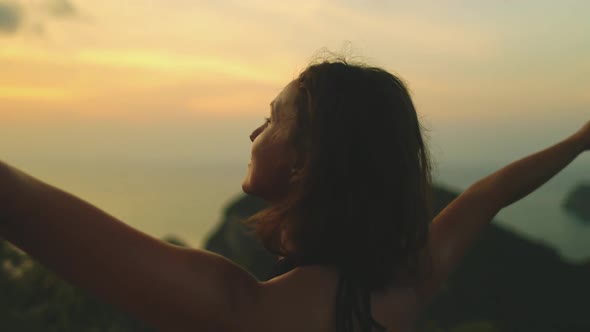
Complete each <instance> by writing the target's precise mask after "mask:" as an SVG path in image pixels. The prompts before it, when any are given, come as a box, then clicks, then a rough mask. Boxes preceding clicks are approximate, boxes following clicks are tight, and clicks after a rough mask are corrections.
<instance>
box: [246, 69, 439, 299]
mask: <svg viewBox="0 0 590 332" xmlns="http://www.w3.org/2000/svg"><path fill="white" fill-rule="evenodd" d="M274 105H275V111H274V113H273V116H277V118H278V119H277V120H276V123H275V122H273V120H271V123H270V124H266V125H264V126H263V127H261V128H259V129H257V130H256V131H255V132H254V133H253V135H252V136H253V138H255V139H254V140H253V141H254V142H253V147H252V164H251V166H250V170H249V174H248V176H247V177H246V179H245V181H244V189H245V190H246V192H250V193H253V194H256V195H259V196H261V197H263V198H265V199H267V200H269V201H271V202H272V203H273V204H272V206H271V207H270V208H268V209H266V210H263V211H261V212H260V213H258V214H256V215H254V216H253V217H251V218H250V219H249V220H248V221H247V223H249V224H251V225H253V226H254V228H255V230H256V232H257V234H258V235H259V237H260V238H261V240H262V242H263V244H264V245H265V246H266V247H267V249H269V250H271V251H272V252H274V253H276V254H279V255H281V256H287V257H290V258H293V259H295V260H300V261H302V262H304V261H306V262H310V261H313V262H316V263H323V264H330V265H334V266H336V267H338V268H339V269H340V270H342V271H345V272H348V273H349V274H351V275H355V274H358V275H357V276H356V277H355V278H356V279H358V281H359V282H361V283H362V284H363V285H366V286H367V287H370V288H380V287H383V286H384V285H386V284H387V282H388V281H390V280H391V279H392V278H393V276H394V274H396V272H400V271H404V272H409V273H412V269H413V268H414V267H416V263H418V256H419V254H420V253H421V252H422V249H424V247H425V245H426V243H427V241H426V239H427V234H428V225H429V221H430V218H431V215H430V204H429V202H430V197H429V196H430V163H429V158H428V152H427V149H426V147H425V144H424V141H423V136H422V130H421V126H420V123H419V121H418V117H417V114H416V111H415V109H414V106H413V103H412V100H411V98H410V96H409V94H408V91H407V89H406V87H405V85H404V84H403V83H402V81H401V80H400V79H399V78H397V77H395V76H394V75H392V74H390V73H388V72H386V71H384V70H382V69H379V68H373V67H367V66H364V65H351V64H348V63H346V62H345V61H332V62H322V63H318V64H314V65H311V66H309V67H308V68H307V69H305V70H304V71H303V72H302V73H301V74H300V75H299V77H298V78H297V79H296V80H294V81H293V82H291V83H290V84H289V85H287V87H286V88H285V89H284V90H283V91H282V92H281V94H279V96H278V97H277V99H276V100H275V104H274ZM277 113H278V114H277ZM281 116H282V117H283V118H284V120H283V119H281ZM281 121H284V122H282V124H280V125H279V123H280V122H281ZM275 125H276V126H275ZM273 126H275V127H273ZM269 142H270V143H269ZM285 241H288V243H287V242H285ZM355 271H357V272H355Z"/></svg>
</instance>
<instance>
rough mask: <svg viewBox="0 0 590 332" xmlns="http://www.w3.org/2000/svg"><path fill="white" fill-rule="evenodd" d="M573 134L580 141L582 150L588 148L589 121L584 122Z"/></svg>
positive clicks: (589, 142)
mask: <svg viewBox="0 0 590 332" xmlns="http://www.w3.org/2000/svg"><path fill="white" fill-rule="evenodd" d="M574 136H575V137H576V139H578V140H579V141H580V142H581V144H582V147H583V151H588V150H590V121H588V122H586V124H585V125H584V126H583V127H582V128H581V129H580V130H578V132H577V133H576V134H575V135H574Z"/></svg>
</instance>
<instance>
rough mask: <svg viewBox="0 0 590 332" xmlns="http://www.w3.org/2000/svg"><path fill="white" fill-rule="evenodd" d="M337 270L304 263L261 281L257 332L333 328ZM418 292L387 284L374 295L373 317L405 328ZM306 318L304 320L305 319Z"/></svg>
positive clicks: (253, 318)
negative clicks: (387, 285)
mask: <svg viewBox="0 0 590 332" xmlns="http://www.w3.org/2000/svg"><path fill="white" fill-rule="evenodd" d="M337 284H338V271H337V269H335V268H333V267H329V266H319V265H312V266H304V267H298V268H295V269H293V270H292V271H290V272H288V273H285V274H284V275H281V276H279V277H276V278H273V279H271V280H269V281H266V282H262V283H260V287H259V298H258V301H257V305H256V310H252V311H250V312H251V313H253V316H251V317H250V318H249V321H250V323H251V324H253V325H251V326H256V327H257V328H256V329H257V330H258V331H276V330H277V329H280V330H281V331H286V332H287V331H291V330H292V331H303V330H305V331H310V332H314V331H318V332H319V331H322V332H327V331H332V328H333V321H332V317H333V314H334V311H333V310H334V298H335V295H336V290H337ZM415 294H416V293H415V292H414V291H413V290H410V289H405V288H395V287H393V286H392V287H388V288H387V289H386V290H384V291H382V292H375V293H374V294H373V295H372V297H371V298H372V299H371V303H372V311H373V312H372V314H373V318H374V319H375V320H377V321H378V322H379V323H381V324H382V325H384V326H386V327H387V328H388V330H392V331H405V330H408V329H406V327H407V326H410V325H411V324H413V322H414V319H415V317H416V305H415V303H416V298H415ZM304 318H305V319H304Z"/></svg>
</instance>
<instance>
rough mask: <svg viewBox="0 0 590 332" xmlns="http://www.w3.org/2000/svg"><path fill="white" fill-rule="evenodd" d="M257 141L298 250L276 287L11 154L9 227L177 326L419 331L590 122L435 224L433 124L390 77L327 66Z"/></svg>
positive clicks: (252, 182)
mask: <svg viewBox="0 0 590 332" xmlns="http://www.w3.org/2000/svg"><path fill="white" fill-rule="evenodd" d="M250 139H251V140H252V142H253V144H252V159H251V161H250V164H249V168H248V174H247V175H246V177H245V179H244V182H243V185H242V187H243V189H244V191H245V192H247V193H251V194H254V195H257V196H259V197H262V198H264V199H265V200H267V201H269V202H270V203H272V204H271V207H270V208H268V209H266V210H264V211H262V212H260V213H258V214H256V215H255V216H253V217H252V218H250V220H249V221H248V222H249V223H250V224H252V225H253V227H254V229H255V230H256V233H257V234H258V235H259V237H260V239H261V241H262V242H263V243H264V245H265V246H266V247H267V248H268V249H269V250H271V251H273V252H274V253H277V254H278V255H280V256H282V257H283V259H282V260H281V261H280V264H279V266H278V274H279V276H277V277H275V278H272V279H271V280H269V281H265V282H259V281H257V280H256V279H255V278H254V277H253V276H252V275H250V274H249V273H248V272H246V271H244V270H242V269H241V268H240V267H238V266H237V265H235V264H233V263H232V262H230V261H228V260H227V259H225V258H223V257H221V256H218V255H215V254H213V253H210V252H206V251H203V250H197V249H187V248H181V247H176V246H173V245H169V244H166V243H164V242H161V241H159V240H157V239H154V238H152V237H150V236H147V235H145V234H143V233H141V232H139V231H137V230H135V229H132V228H130V227H129V226H127V225H125V224H124V223H122V222H120V221H118V220H116V219H115V218H113V217H112V216H110V215H108V214H106V213H105V212H103V211H101V210H99V209H97V208H96V207H93V206H92V205H90V204H88V203H86V202H84V201H82V200H80V199H78V198H76V197H74V196H72V195H70V194H68V193H65V192H63V191H61V190H59V189H57V188H54V187H52V186H50V185H47V184H45V183H43V182H41V181H39V180H37V179H35V178H33V177H31V176H29V175H26V174H24V173H22V172H20V171H18V170H16V169H14V168H12V167H10V166H8V165H6V164H3V163H0V236H1V237H3V238H5V239H7V240H8V241H10V242H12V243H13V244H15V245H16V246H18V247H20V248H22V249H23V250H25V251H26V252H28V253H30V254H31V255H32V256H34V257H35V258H36V259H38V260H39V261H40V262H42V263H44V264H45V265H47V266H49V267H50V268H52V269H53V270H54V271H56V272H58V273H59V274H60V275H62V276H63V277H64V278H65V279H66V280H69V281H70V282H71V283H73V284H75V285H78V286H80V287H83V288H86V289H88V290H90V291H92V292H93V293H94V294H96V295H97V296H99V297H101V298H103V299H104V300H106V301H108V302H110V303H113V304H115V305H117V306H119V307H120V308H122V309H124V310H126V311H128V312H129V313H131V314H133V315H135V316H136V317H138V318H139V319H141V320H143V321H145V322H147V323H149V324H151V325H153V326H154V327H157V328H158V329H160V330H163V331H259V332H265V331H284V332H288V331H297V332H300V331H307V332H316V331H317V332H319V331H338V332H344V331H411V330H413V325H414V323H415V320H416V317H417V315H418V313H419V312H420V311H421V310H422V309H423V308H424V307H425V305H427V304H428V302H429V301H430V299H431V298H432V297H433V296H434V295H435V294H436V291H437V289H438V288H439V287H440V285H441V284H442V283H443V282H444V280H445V279H446V278H447V276H448V275H449V273H450V272H451V271H452V270H453V269H454V268H455V267H456V266H457V264H458V263H459V261H460V259H461V257H462V256H463V254H464V253H465V251H466V250H467V248H468V247H469V245H470V244H471V243H472V241H473V240H474V239H475V238H476V237H477V235H478V233H480V231H481V230H482V229H483V228H484V227H485V225H486V224H487V223H488V222H489V221H491V220H492V218H493V217H494V216H495V215H496V214H497V213H498V212H499V211H500V210H501V209H502V208H503V207H506V206H508V205H510V204H512V203H513V202H515V201H517V200H519V199H520V198H522V197H524V196H526V195H527V194H529V193H530V192H532V191H533V190H535V189H536V188H538V187H539V186H540V185H542V184H543V183H544V182H546V181H547V180H549V179H550V178H551V177H552V176H554V175H555V174H557V173H558V172H559V171H560V170H561V169H563V168H564V167H565V166H566V165H567V164H569V163H570V162H571V161H572V160H573V159H574V158H576V157H577V156H578V155H579V154H580V153H582V152H583V151H586V150H589V149H590V122H588V123H587V124H586V125H585V126H584V127H583V128H582V129H581V130H579V131H578V132H576V133H575V134H573V135H572V136H570V137H568V138H566V139H565V140H563V141H562V142H560V143H558V144H556V145H554V146H552V147H550V148H548V149H546V150H543V151H541V152H538V153H536V154H533V155H531V156H529V157H526V158H524V159H522V160H519V161H517V162H514V163H512V164H510V165H508V166H507V167H505V168H503V169H501V170H499V171H497V172H495V173H493V174H492V175H490V176H488V177H486V178H483V179H481V180H479V181H477V182H476V183H475V184H473V185H472V186H470V187H469V188H468V189H467V190H466V191H465V192H464V193H463V194H461V195H460V196H459V197H458V198H457V199H456V200H455V201H453V202H452V203H451V204H450V205H449V206H448V207H447V208H446V209H444V210H443V211H442V212H441V213H440V214H439V215H438V216H437V217H436V218H434V220H433V221H432V222H431V223H430V221H431V216H430V214H429V211H430V209H429V193H430V164H429V159H428V153H427V149H426V147H425V144H424V141H423V138H422V133H421V127H420V124H419V121H418V117H417V115H416V111H415V109H414V106H413V104H412V101H411V99H410V96H409V94H408V92H407V90H406V88H405V86H404V84H403V83H402V82H401V81H400V80H399V79H398V78H396V77H395V76H393V75H391V74H389V73H387V72H386V71H383V70H381V69H378V68H371V67H365V66H362V65H351V64H347V63H346V62H344V61H333V62H323V63H319V64H315V65H312V66H310V67H308V68H307V69H306V70H305V71H303V73H302V74H301V75H300V76H299V77H298V78H297V79H296V80H294V81H292V82H291V83H289V84H288V85H287V86H286V87H285V88H284V89H283V90H282V92H281V93H280V94H279V95H278V96H277V97H276V98H275V99H274V101H273V102H272V103H271V112H270V117H269V118H268V119H267V120H266V122H265V123H264V124H263V125H262V126H260V127H259V128H257V129H256V130H254V132H253V133H252V135H251V136H250ZM287 271H288V272H287Z"/></svg>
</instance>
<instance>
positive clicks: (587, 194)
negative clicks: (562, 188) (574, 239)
mask: <svg viewBox="0 0 590 332" xmlns="http://www.w3.org/2000/svg"><path fill="white" fill-rule="evenodd" d="M563 207H564V209H565V210H566V211H567V212H568V213H570V214H572V215H574V216H576V217H577V218H578V219H580V220H582V221H585V222H590V183H586V184H580V185H578V186H577V187H575V188H574V190H572V191H571V192H570V193H569V195H567V197H566V199H565V201H564V203H563Z"/></svg>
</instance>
